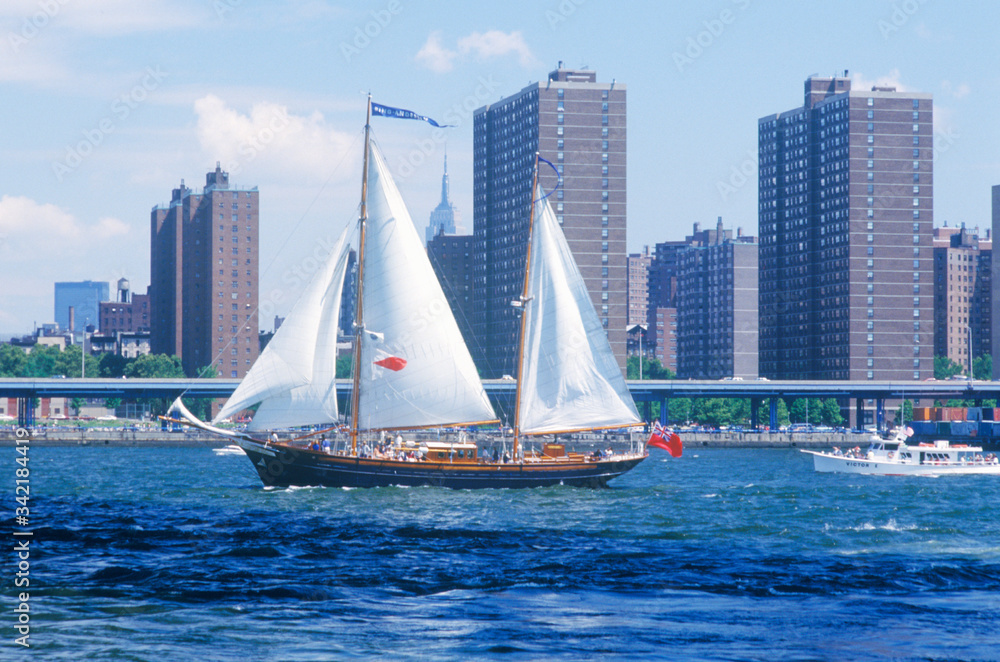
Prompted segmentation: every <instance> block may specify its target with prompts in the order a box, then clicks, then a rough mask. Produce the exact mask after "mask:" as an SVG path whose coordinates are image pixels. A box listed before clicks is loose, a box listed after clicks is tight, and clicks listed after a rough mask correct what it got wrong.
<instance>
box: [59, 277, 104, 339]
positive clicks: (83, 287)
mask: <svg viewBox="0 0 1000 662" xmlns="http://www.w3.org/2000/svg"><path fill="white" fill-rule="evenodd" d="M109 290H110V288H109V287H108V284H107V283H106V282H100V281H98V282H95V281H92V280H85V281H81V282H69V283H56V285H55V311H54V312H55V322H56V324H58V325H59V328H60V329H64V330H66V331H69V332H70V333H73V332H76V331H84V330H85V329H86V328H87V327H88V326H93V327H94V328H95V329H100V324H101V322H100V307H101V302H102V301H107V300H108V292H109ZM70 309H72V313H73V314H72V321H71V320H70Z"/></svg>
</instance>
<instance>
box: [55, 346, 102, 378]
mask: <svg viewBox="0 0 1000 662" xmlns="http://www.w3.org/2000/svg"><path fill="white" fill-rule="evenodd" d="M82 353H83V350H82V349H81V348H80V346H79V345H70V346H69V347H67V348H66V349H64V350H62V351H61V352H59V354H58V355H57V356H56V360H55V365H54V366H53V374H55V375H65V376H66V377H79V376H80V356H81V354H82ZM85 360H86V362H87V366H86V368H87V377H98V376H100V372H101V371H100V361H99V360H98V358H97V357H96V356H93V355H91V354H87V356H86V359H85Z"/></svg>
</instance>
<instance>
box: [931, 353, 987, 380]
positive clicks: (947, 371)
mask: <svg viewBox="0 0 1000 662" xmlns="http://www.w3.org/2000/svg"><path fill="white" fill-rule="evenodd" d="M991 364H992V361H991ZM964 372H965V368H963V367H962V366H961V365H959V364H958V363H955V362H954V361H952V360H951V359H950V358H948V357H947V356H935V357H934V378H935V379H949V378H951V377H954V376H955V375H961V374H962V373H964Z"/></svg>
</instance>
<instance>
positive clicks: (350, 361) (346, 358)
mask: <svg viewBox="0 0 1000 662" xmlns="http://www.w3.org/2000/svg"><path fill="white" fill-rule="evenodd" d="M353 367H354V353H353V352H345V353H344V354H341V355H340V356H338V357H337V377H341V378H345V379H346V378H347V377H351V376H352V375H353V374H354V373H353Z"/></svg>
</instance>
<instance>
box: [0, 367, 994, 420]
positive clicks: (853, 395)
mask: <svg viewBox="0 0 1000 662" xmlns="http://www.w3.org/2000/svg"><path fill="white" fill-rule="evenodd" d="M483 383H484V385H485V387H486V392H487V394H489V396H490V397H491V398H492V399H494V401H496V402H498V403H499V404H500V406H501V409H502V410H504V411H513V407H512V406H511V404H512V403H513V398H514V393H515V390H516V387H517V384H516V382H514V381H511V380H502V379H492V380H491V379H488V380H484V382H483ZM238 385H239V380H238V379H32V378H0V398H17V399H19V400H22V401H25V402H26V401H28V400H30V399H33V398H121V399H123V400H132V399H137V400H141V399H145V398H171V399H172V398H176V397H177V396H179V395H184V396H186V397H192V398H226V397H229V396H230V395H231V394H232V393H233V391H234V390H235V389H236V387H237V386H238ZM628 386H629V390H630V391H631V392H632V397H633V398H634V399H635V401H636V403H637V404H638V405H639V407H640V410H641V409H643V408H644V405H645V403H653V402H659V403H660V404H661V412H668V411H669V407H670V400H672V399H674V398H750V400H751V402H752V403H753V406H752V407H751V411H752V413H753V417H754V420H753V421H752V422H751V425H752V427H755V428H756V427H758V421H757V420H756V413H757V409H758V407H759V405H760V404H762V403H764V402H769V403H770V408H769V410H770V421H769V424H770V427H771V428H772V429H773V428H775V427H776V403H777V399H778V398H784V399H794V398H837V399H838V400H841V401H843V400H850V401H853V402H855V407H856V414H857V415H858V418H857V419H856V420H863V418H862V416H861V415H862V413H863V412H864V411H865V406H866V402H868V401H871V406H872V407H873V410H874V412H875V417H874V419H875V422H876V424H877V425H879V427H880V428H881V427H884V423H885V402H886V401H887V400H900V399H903V398H910V399H923V400H929V399H940V400H947V399H953V398H955V399H957V398H961V399H967V400H976V401H980V400H986V399H993V398H996V399H1000V382H989V381H971V382H970V381H968V380H947V381H925V382H910V381H766V380H752V381H751V380H748V381H739V380H722V381H685V380H642V381H640V380H629V382H628ZM337 391H338V393H339V394H340V395H342V396H344V397H346V396H347V395H349V394H350V391H351V382H350V380H348V379H341V380H338V384H337ZM28 409H29V408H27V407H24V406H19V407H18V413H19V415H20V414H21V413H22V412H26V411H28ZM661 415H663V414H661ZM22 419H23V417H22ZM20 422H21V423H22V424H27V425H30V424H31V423H32V422H31V421H30V420H21V421H20Z"/></svg>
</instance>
